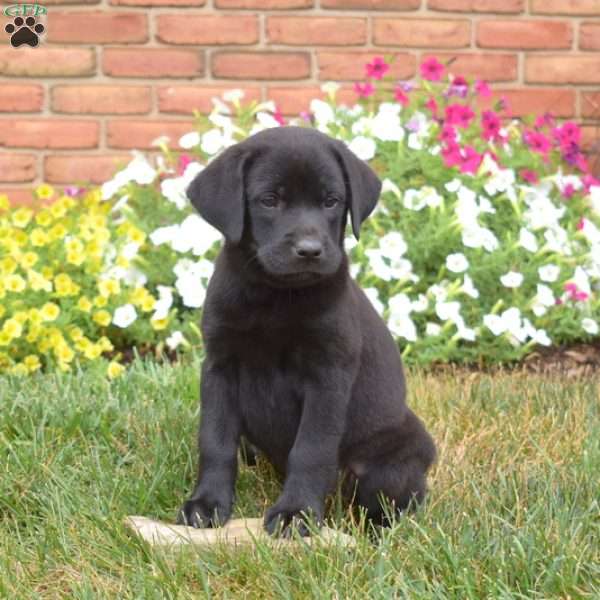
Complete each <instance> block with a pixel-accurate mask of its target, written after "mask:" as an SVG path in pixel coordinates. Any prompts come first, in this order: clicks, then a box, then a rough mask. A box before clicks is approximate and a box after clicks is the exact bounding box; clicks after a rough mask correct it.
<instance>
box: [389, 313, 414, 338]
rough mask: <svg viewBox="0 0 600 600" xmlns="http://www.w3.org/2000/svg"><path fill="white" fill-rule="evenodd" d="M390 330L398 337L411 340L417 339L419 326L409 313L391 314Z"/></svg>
mask: <svg viewBox="0 0 600 600" xmlns="http://www.w3.org/2000/svg"><path fill="white" fill-rule="evenodd" d="M387 325H388V328H389V330H390V331H391V332H392V333H393V334H394V335H395V336H397V337H402V338H404V339H405V340H408V341H409V342H416V341H417V328H416V327H415V324H414V323H413V320H412V319H411V318H410V317H409V316H408V315H401V314H394V315H391V316H390V318H389V319H388V322H387Z"/></svg>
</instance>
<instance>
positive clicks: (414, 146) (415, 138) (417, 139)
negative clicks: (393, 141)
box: [408, 133, 423, 150]
mask: <svg viewBox="0 0 600 600" xmlns="http://www.w3.org/2000/svg"><path fill="white" fill-rule="evenodd" d="M408 147H409V148H410V149H411V150H423V138H422V137H421V135H420V134H418V133H411V134H410V135H409V136H408Z"/></svg>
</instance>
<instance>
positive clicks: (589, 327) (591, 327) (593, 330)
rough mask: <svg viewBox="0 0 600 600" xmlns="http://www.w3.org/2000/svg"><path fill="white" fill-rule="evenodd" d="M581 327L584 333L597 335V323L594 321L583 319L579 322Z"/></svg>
mask: <svg viewBox="0 0 600 600" xmlns="http://www.w3.org/2000/svg"><path fill="white" fill-rule="evenodd" d="M581 327H582V328H583V330H584V331H585V332H586V333H589V334H590V335H598V331H599V328H598V323H597V322H596V321H594V319H589V318H585V319H582V321H581Z"/></svg>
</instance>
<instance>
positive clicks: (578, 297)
mask: <svg viewBox="0 0 600 600" xmlns="http://www.w3.org/2000/svg"><path fill="white" fill-rule="evenodd" d="M565 292H567V294H568V295H569V298H570V299H571V300H574V301H576V302H585V301H586V300H587V299H588V298H589V295H588V294H587V292H584V291H582V290H580V289H579V288H578V287H577V284H576V283H573V282H570V283H565Z"/></svg>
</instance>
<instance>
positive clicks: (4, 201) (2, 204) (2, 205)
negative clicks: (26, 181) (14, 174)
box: [0, 194, 10, 210]
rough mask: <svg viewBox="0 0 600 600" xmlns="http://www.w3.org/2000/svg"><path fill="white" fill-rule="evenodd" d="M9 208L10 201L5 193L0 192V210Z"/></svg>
mask: <svg viewBox="0 0 600 600" xmlns="http://www.w3.org/2000/svg"><path fill="white" fill-rule="evenodd" d="M9 208H10V202H9V201H8V196H7V195H6V194H0V210H8V209H9Z"/></svg>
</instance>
